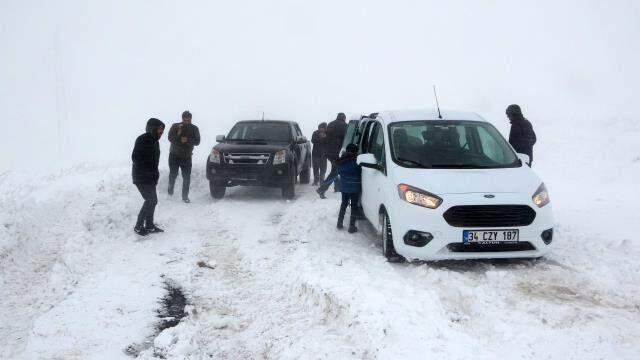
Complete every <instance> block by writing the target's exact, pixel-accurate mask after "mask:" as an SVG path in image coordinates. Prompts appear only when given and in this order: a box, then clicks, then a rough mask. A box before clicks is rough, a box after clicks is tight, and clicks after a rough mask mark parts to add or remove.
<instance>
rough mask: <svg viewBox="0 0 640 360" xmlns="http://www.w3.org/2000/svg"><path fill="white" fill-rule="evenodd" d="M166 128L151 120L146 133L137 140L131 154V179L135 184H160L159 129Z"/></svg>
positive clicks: (160, 123) (160, 122) (162, 124)
mask: <svg viewBox="0 0 640 360" xmlns="http://www.w3.org/2000/svg"><path fill="white" fill-rule="evenodd" d="M159 128H164V123H163V122H162V121H160V120H158V119H155V118H151V119H149V121H147V127H146V132H145V133H144V134H142V135H140V136H138V138H137V139H136V143H135V145H134V146H133V152H132V153H131V160H132V161H133V165H132V168H131V177H132V178H133V183H134V184H154V185H157V184H158V178H160V172H159V171H158V163H159V162H160V144H159V143H158V140H159V137H158V129H159Z"/></svg>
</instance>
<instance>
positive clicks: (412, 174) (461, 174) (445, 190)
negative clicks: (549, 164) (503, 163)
mask: <svg viewBox="0 0 640 360" xmlns="http://www.w3.org/2000/svg"><path fill="white" fill-rule="evenodd" d="M393 166H394V169H392V170H393V173H394V180H395V181H396V183H397V184H401V183H403V184H407V185H411V186H415V187H418V188H420V189H423V190H426V191H429V192H431V193H434V194H437V195H441V194H442V195H444V194H470V193H485V194H497V193H522V194H528V195H533V193H534V192H535V191H536V189H537V188H538V186H540V184H541V183H542V181H541V180H540V178H538V176H537V175H536V174H535V173H534V172H533V171H532V170H531V169H530V168H529V167H527V166H523V167H519V168H505V169H413V168H405V167H401V166H397V165H395V164H394V165H393Z"/></svg>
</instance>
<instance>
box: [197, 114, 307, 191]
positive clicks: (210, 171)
mask: <svg viewBox="0 0 640 360" xmlns="http://www.w3.org/2000/svg"><path fill="white" fill-rule="evenodd" d="M216 141H218V143H219V144H217V145H216V146H214V147H213V149H212V150H211V154H210V155H209V158H208V159H207V179H208V180H209V189H210V191H211V196H212V197H213V198H214V199H220V198H222V197H224V194H225V191H226V188H227V187H230V186H237V185H248V186H251V185H260V186H271V187H279V188H281V189H282V196H283V197H284V198H285V199H293V198H294V197H295V186H296V180H297V179H298V176H300V183H302V184H308V183H309V179H310V177H311V173H310V171H311V144H310V143H309V141H308V140H307V138H306V137H304V136H303V135H302V131H300V127H299V126H298V124H297V123H295V122H293V121H276V120H247V121H239V122H238V123H236V124H235V125H234V126H233V128H232V129H231V131H229V135H227V136H224V135H219V136H218V137H217V138H216Z"/></svg>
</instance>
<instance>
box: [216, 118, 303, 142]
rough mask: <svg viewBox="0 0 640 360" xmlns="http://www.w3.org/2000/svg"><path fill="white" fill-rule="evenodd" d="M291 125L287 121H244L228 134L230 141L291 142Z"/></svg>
mask: <svg viewBox="0 0 640 360" xmlns="http://www.w3.org/2000/svg"><path fill="white" fill-rule="evenodd" d="M290 131H291V127H290V126H289V124H286V123H273V122H266V121H265V122H262V121H260V122H244V123H238V124H236V125H235V126H234V127H233V128H232V129H231V131H230V132H229V136H227V140H228V141H272V142H289V141H290V140H291V134H290Z"/></svg>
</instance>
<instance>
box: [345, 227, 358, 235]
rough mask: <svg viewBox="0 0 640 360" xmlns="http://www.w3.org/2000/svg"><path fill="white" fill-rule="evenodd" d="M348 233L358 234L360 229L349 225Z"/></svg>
mask: <svg viewBox="0 0 640 360" xmlns="http://www.w3.org/2000/svg"><path fill="white" fill-rule="evenodd" d="M347 232H348V233H349V234H353V233H355V232H358V228H357V227H356V226H355V225H349V229H348V230H347Z"/></svg>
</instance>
